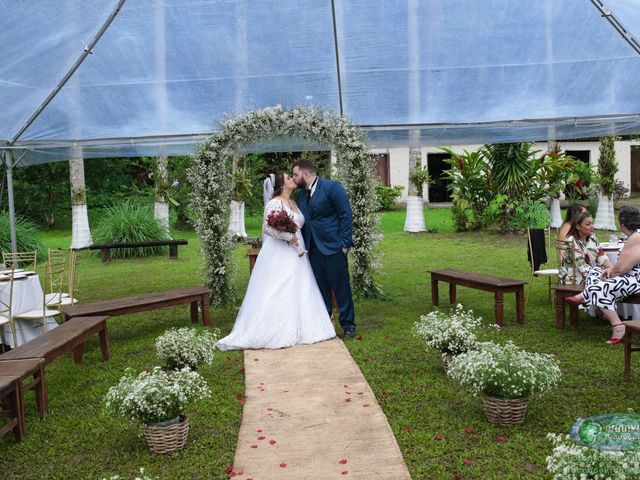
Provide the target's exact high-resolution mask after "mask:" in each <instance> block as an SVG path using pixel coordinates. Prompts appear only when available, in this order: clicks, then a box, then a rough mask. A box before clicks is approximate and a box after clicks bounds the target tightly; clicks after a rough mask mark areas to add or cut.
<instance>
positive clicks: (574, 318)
mask: <svg viewBox="0 0 640 480" xmlns="http://www.w3.org/2000/svg"><path fill="white" fill-rule="evenodd" d="M578 317H579V312H578V305H576V304H575V303H570V304H569V323H570V324H571V326H572V327H577V326H578Z"/></svg>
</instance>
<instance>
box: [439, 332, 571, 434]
mask: <svg viewBox="0 0 640 480" xmlns="http://www.w3.org/2000/svg"><path fill="white" fill-rule="evenodd" d="M447 374H448V375H449V376H450V377H451V378H453V379H454V380H457V381H458V382H459V383H460V384H461V385H463V386H465V387H467V388H468V389H469V390H471V392H472V393H473V394H474V395H479V394H483V395H484V402H483V404H484V410H485V413H486V415H487V419H488V420H489V421H490V422H491V423H495V424H498V425H505V426H508V425H520V424H521V423H522V422H523V421H524V417H525V414H526V411H527V406H528V405H529V400H530V399H531V398H532V397H537V396H541V395H543V394H544V393H546V392H548V391H550V390H551V389H553V388H554V387H555V386H556V385H557V384H558V382H559V381H560V378H561V377H562V374H561V372H560V367H559V365H558V362H557V361H556V360H555V358H554V357H553V356H552V355H547V354H541V353H532V352H526V351H524V350H522V349H520V348H519V347H518V346H516V345H515V344H514V343H513V342H511V341H509V342H506V343H505V344H502V345H500V344H497V343H493V342H481V343H478V344H477V350H471V351H468V352H466V353H461V354H460V355H458V356H456V357H455V358H453V359H452V360H451V363H450V365H449V370H448V372H447Z"/></svg>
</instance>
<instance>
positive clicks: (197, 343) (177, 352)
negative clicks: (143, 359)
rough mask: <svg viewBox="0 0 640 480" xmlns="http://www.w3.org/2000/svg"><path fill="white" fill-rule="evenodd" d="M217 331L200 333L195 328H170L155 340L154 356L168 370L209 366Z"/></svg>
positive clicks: (216, 339)
mask: <svg viewBox="0 0 640 480" xmlns="http://www.w3.org/2000/svg"><path fill="white" fill-rule="evenodd" d="M217 341H218V331H217V330H214V332H213V333H212V332H207V331H201V330H198V329H196V328H186V327H185V328H172V329H170V330H167V331H166V332H165V333H164V334H162V335H160V336H159V337H158V338H156V354H157V355H158V357H160V358H161V359H162V360H163V361H164V363H165V366H166V367H167V368H168V369H170V370H177V369H181V368H184V367H189V368H190V369H191V370H196V369H197V368H198V365H203V364H207V365H209V364H211V361H212V360H213V352H214V350H215V346H216V342H217Z"/></svg>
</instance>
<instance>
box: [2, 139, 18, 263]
mask: <svg viewBox="0 0 640 480" xmlns="http://www.w3.org/2000/svg"><path fill="white" fill-rule="evenodd" d="M4 161H5V164H6V166H7V198H8V199H9V229H10V230H11V252H12V253H16V252H17V251H18V242H17V240H16V209H15V205H14V204H13V157H12V155H11V150H5V152H4Z"/></svg>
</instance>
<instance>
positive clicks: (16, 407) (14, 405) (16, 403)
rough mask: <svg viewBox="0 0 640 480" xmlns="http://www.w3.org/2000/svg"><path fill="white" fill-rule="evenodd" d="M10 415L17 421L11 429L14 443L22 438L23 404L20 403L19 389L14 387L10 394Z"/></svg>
mask: <svg viewBox="0 0 640 480" xmlns="http://www.w3.org/2000/svg"><path fill="white" fill-rule="evenodd" d="M10 403H11V415H15V416H16V418H17V419H18V420H17V422H16V426H15V427H14V429H13V434H14V435H15V437H16V441H17V442H20V441H22V437H23V436H24V404H23V403H22V402H21V401H20V388H19V387H18V386H17V385H16V390H15V392H13V393H12V394H11V399H10Z"/></svg>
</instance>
